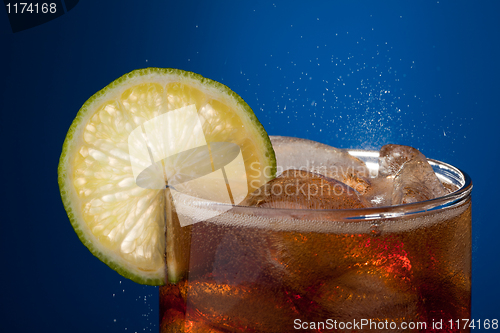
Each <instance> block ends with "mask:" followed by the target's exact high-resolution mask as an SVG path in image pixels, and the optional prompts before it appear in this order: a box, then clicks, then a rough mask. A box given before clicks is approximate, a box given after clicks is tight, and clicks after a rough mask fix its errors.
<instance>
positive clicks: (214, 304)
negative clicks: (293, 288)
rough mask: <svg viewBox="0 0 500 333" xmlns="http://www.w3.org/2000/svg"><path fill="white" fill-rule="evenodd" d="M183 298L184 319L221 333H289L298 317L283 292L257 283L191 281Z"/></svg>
mask: <svg viewBox="0 0 500 333" xmlns="http://www.w3.org/2000/svg"><path fill="white" fill-rule="evenodd" d="M186 297H187V313H186V319H187V320H190V321H202V322H205V323H207V324H208V325H209V326H211V327H214V328H217V329H220V330H222V331H224V332H235V331H245V332H284V331H288V332H290V331H292V330H293V320H294V319H295V318H297V317H298V316H299V313H298V312H297V310H296V309H295V308H294V305H293V304H292V303H291V302H289V300H288V298H287V297H286V294H285V293H284V292H283V290H281V289H279V288H276V290H274V289H271V288H262V287H259V286H258V285H257V284H249V285H240V286H233V285H225V284H220V283H215V282H210V281H207V282H204V281H191V282H189V283H188V285H187V295H186Z"/></svg>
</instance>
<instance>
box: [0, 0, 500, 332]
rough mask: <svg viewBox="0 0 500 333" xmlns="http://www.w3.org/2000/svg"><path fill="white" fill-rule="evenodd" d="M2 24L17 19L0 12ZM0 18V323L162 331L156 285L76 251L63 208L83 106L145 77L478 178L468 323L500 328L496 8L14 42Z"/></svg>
mask: <svg viewBox="0 0 500 333" xmlns="http://www.w3.org/2000/svg"><path fill="white" fill-rule="evenodd" d="M4 9H5V8H4ZM4 9H0V45H1V46H0V59H1V61H0V65H1V69H0V73H1V74H0V79H1V87H0V111H1V131H0V136H1V141H0V142H2V145H3V147H4V148H2V152H1V156H2V160H1V161H2V163H1V167H2V174H3V179H4V180H3V185H2V192H1V193H2V194H1V196H2V198H1V199H2V200H1V203H2V214H1V215H0V216H1V217H0V220H1V222H2V223H1V228H0V253H1V254H2V262H1V267H2V268H1V269H2V271H1V274H0V276H1V283H0V288H1V294H0V295H1V302H2V304H3V305H4V307H3V308H4V310H3V311H2V313H1V315H0V316H1V321H0V322H1V326H2V328H3V329H5V331H6V332H28V331H38V332H43V331H50V332H68V331H71V332H144V331H145V332H150V331H151V332H155V331H157V330H158V296H157V291H158V290H157V288H155V287H147V286H141V285H136V284H134V283H132V282H130V281H128V280H126V279H124V278H122V277H121V276H119V275H118V274H117V273H115V272H114V271H112V270H111V269H109V268H108V267H107V266H106V265H105V264H103V263H101V262H100V261H99V260H98V259H96V258H94V257H93V256H92V255H91V253H90V252H89V251H88V250H87V249H86V248H85V247H84V246H83V245H82V244H81V243H80V241H79V240H78V238H77V236H76V234H75V233H74V231H73V229H72V228H71V225H70V223H69V221H68V218H67V216H66V213H65V211H64V208H63V205H62V203H61V200H60V197H59V189H58V185H57V164H58V158H59V154H60V151H61V146H62V143H63V140H64V137H65V135H66V131H67V129H68V128H69V126H70V124H71V122H72V120H73V118H74V117H75V115H76V113H77V111H78V109H79V108H80V106H81V105H82V104H83V103H84V102H85V100H87V99H88V98H89V97H90V96H91V95H92V94H93V93H95V92H96V91H98V90H100V89H101V88H103V87H104V86H105V85H107V84H108V83H109V82H111V81H112V80H114V79H116V78H118V77H119V76H121V75H123V74H125V73H127V72H129V71H131V70H133V69H137V68H143V67H149V66H154V67H174V68H181V69H184V70H190V71H194V72H197V73H199V74H201V75H203V76H206V77H209V78H211V79H214V80H217V81H221V82H222V83H224V84H226V85H228V86H229V87H230V88H232V89H233V90H234V91H236V92H237V93H238V94H240V95H241V96H242V97H243V98H244V99H245V100H246V101H247V102H248V104H249V105H250V106H251V107H252V108H253V109H254V111H255V113H256V114H257V117H258V118H259V119H260V121H261V122H262V124H263V125H264V127H265V129H266V130H267V131H268V133H269V134H271V135H273V134H274V135H276V134H280V135H290V136H300V137H305V138H309V139H313V140H317V141H321V142H324V143H327V144H331V145H334V146H339V147H362V148H380V146H382V145H383V144H385V143H400V144H407V145H412V146H415V147H417V148H419V149H420V150H421V151H422V152H423V153H424V154H425V155H427V156H428V157H432V158H437V159H440V160H443V161H446V162H449V163H451V164H453V165H456V166H458V167H460V168H462V169H463V170H465V171H467V172H468V173H469V174H470V175H471V177H472V179H473V181H474V191H473V241H474V244H473V318H474V319H493V318H497V319H500V311H499V303H498V300H499V299H500V288H499V286H498V276H499V275H500V270H499V267H498V264H499V254H500V251H499V248H498V243H499V241H498V238H497V237H498V235H499V234H500V225H499V224H500V220H499V219H498V218H495V216H496V212H495V211H496V208H498V206H499V205H498V196H497V195H495V191H496V183H497V182H499V180H498V179H499V170H498V168H499V162H500V159H499V156H498V153H499V148H498V147H499V143H500V134H499V132H500V130H499V128H498V123H499V116H498V111H499V103H498V92H499V90H500V83H499V82H500V81H499V74H500V66H499V61H498V59H499V58H500V43H499V41H500V20H499V19H498V13H499V12H500V2H498V1H470V0H469V1H464V0H439V1H436V0H434V1H411V2H410V1H400V0H398V1H373V0H371V1H322V2H321V1H307V2H306V1H290V0H288V1H274V2H271V1H262V2H255V1H147V2H146V1H97V0H81V1H80V2H79V3H78V5H77V6H76V7H75V8H74V9H72V10H71V11H69V12H68V13H67V14H65V15H63V16H61V17H59V18H57V19H55V20H53V21H50V22H48V23H46V24H43V25H40V26H37V27H34V28H32V29H29V30H25V31H22V32H18V33H15V34H14V33H12V32H11V30H10V27H9V24H8V20H7V15H6V12H5V10H4Z"/></svg>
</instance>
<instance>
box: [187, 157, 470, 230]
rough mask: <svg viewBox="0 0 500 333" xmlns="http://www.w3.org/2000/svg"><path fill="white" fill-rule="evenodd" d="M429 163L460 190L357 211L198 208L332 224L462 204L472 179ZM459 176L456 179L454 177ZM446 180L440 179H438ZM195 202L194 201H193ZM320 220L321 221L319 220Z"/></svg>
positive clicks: (440, 164) (441, 164) (210, 205)
mask: <svg viewBox="0 0 500 333" xmlns="http://www.w3.org/2000/svg"><path fill="white" fill-rule="evenodd" d="M347 151H348V152H349V153H350V154H351V155H353V156H356V157H359V156H361V155H366V156H370V157H372V158H374V157H376V158H377V159H378V156H379V152H378V151H373V150H361V149H347ZM427 160H428V162H429V164H430V165H431V166H432V167H433V169H434V170H435V172H436V170H438V171H442V172H447V173H448V174H449V175H448V176H449V177H451V176H455V177H453V179H454V180H455V181H457V182H459V183H460V185H461V186H460V187H459V188H458V189H457V190H455V191H453V192H451V193H448V194H446V195H444V196H442V197H439V198H434V199H430V200H425V201H419V202H414V203H408V204H402V205H395V206H382V207H367V208H357V209H297V208H268V207H266V208H264V207H253V206H240V205H231V204H226V203H220V202H213V201H209V202H207V201H204V200H202V201H204V202H199V203H198V204H201V205H200V206H203V207H204V208H205V209H209V210H214V211H221V212H222V211H224V212H225V211H229V210H230V211H231V212H232V213H234V214H238V215H253V216H262V217H270V216H274V217H276V216H283V217H290V218H292V219H295V218H299V219H308V218H309V217H310V216H312V215H314V216H315V217H314V218H313V219H314V220H316V219H318V217H326V219H328V220H336V221H342V220H344V221H351V222H353V220H361V221H367V220H377V219H387V218H394V217H402V216H409V215H415V214H421V213H425V212H430V211H441V210H443V209H446V208H453V207H456V206H458V205H460V204H461V203H463V202H465V201H466V200H467V199H468V198H469V197H470V195H471V191H472V180H471V178H470V176H469V175H468V174H467V173H466V172H464V171H462V170H461V169H459V168H457V167H455V166H452V165H451V164H448V163H445V162H442V161H438V160H435V159H430V158H428V159H427ZM457 176H458V177H459V179H457V178H456V177H457ZM443 177H444V178H446V177H445V176H442V177H441V178H443ZM195 201H197V200H195ZM320 219H321V220H323V218H320Z"/></svg>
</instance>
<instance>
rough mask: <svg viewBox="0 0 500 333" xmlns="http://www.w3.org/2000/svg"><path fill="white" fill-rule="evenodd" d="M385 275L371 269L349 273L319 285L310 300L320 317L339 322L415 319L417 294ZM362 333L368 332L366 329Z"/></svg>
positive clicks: (354, 270) (385, 272)
mask: <svg viewBox="0 0 500 333" xmlns="http://www.w3.org/2000/svg"><path fill="white" fill-rule="evenodd" d="M388 273H389V272H387V271H385V270H384V268H382V267H373V266H372V267H370V266H368V267H357V268H355V269H351V270H349V271H347V272H346V273H345V274H343V275H342V276H340V277H338V278H335V279H331V280H328V281H326V282H325V283H323V284H322V285H321V286H320V287H319V288H318V292H317V293H316V294H315V295H314V296H313V298H312V300H313V301H314V302H316V303H317V304H318V305H319V306H320V307H321V309H322V310H321V311H323V312H324V315H327V316H328V318H334V319H337V320H339V321H352V320H361V319H366V320H372V321H373V322H379V321H381V322H385V320H387V321H389V322H396V323H397V322H401V321H406V322H409V321H412V320H416V319H418V295H417V293H416V292H415V291H413V290H412V288H411V287H410V284H409V283H408V282H405V280H401V279H400V277H398V276H392V275H391V274H388ZM364 329H366V331H370V332H371V330H370V329H369V327H364ZM372 329H373V327H372ZM362 331H364V330H362ZM391 331H392V330H391ZM394 331H395V332H398V331H397V330H394Z"/></svg>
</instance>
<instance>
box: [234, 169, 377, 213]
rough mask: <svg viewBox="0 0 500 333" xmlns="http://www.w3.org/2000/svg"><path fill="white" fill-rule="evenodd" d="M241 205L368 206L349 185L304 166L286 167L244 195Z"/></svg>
mask: <svg viewBox="0 0 500 333" xmlns="http://www.w3.org/2000/svg"><path fill="white" fill-rule="evenodd" d="M242 205H243V206H257V207H270V208H295V209H354V208H364V207H369V206H370V204H369V202H368V201H366V199H364V198H363V197H361V196H360V194H359V193H358V192H357V191H356V190H354V189H353V188H352V187H350V186H347V185H346V184H344V183H342V182H340V181H338V180H335V179H332V178H328V177H325V176H322V175H319V174H315V173H312V172H308V171H305V170H294V169H288V170H285V171H284V172H283V173H282V174H281V175H279V176H278V177H277V178H275V179H273V180H272V181H270V182H269V183H267V184H265V185H263V186H261V187H260V188H259V189H257V190H255V191H254V192H253V193H251V194H250V195H248V196H247V198H246V199H245V200H244V201H243V202H242Z"/></svg>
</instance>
